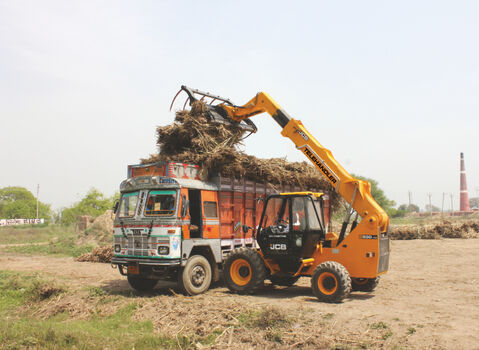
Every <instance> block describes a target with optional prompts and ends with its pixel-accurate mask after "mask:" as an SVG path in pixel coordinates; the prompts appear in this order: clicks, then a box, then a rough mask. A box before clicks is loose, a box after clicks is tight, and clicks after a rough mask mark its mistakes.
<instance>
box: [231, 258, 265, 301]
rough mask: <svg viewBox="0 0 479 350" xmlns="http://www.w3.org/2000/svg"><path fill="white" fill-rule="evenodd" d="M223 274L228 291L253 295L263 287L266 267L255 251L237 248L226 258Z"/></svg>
mask: <svg viewBox="0 0 479 350" xmlns="http://www.w3.org/2000/svg"><path fill="white" fill-rule="evenodd" d="M223 274H224V280H225V283H226V286H227V287H228V288H229V290H231V291H232V292H235V293H239V294H253V293H254V292H256V291H257V290H259V289H260V288H262V287H263V286H264V280H265V279H266V266H265V265H264V261H263V258H262V257H261V255H260V254H259V253H258V252H257V251H256V250H254V249H251V248H237V249H235V250H233V251H232V252H231V253H230V255H228V257H227V258H226V260H225V263H224V265H223Z"/></svg>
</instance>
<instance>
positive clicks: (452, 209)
mask: <svg viewBox="0 0 479 350" xmlns="http://www.w3.org/2000/svg"><path fill="white" fill-rule="evenodd" d="M452 196H453V194H452V193H451V216H454V207H453V205H452Z"/></svg>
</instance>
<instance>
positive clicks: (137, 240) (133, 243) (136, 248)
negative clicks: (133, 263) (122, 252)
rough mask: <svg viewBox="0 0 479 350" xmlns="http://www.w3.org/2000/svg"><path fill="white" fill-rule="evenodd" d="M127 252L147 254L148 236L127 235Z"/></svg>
mask: <svg viewBox="0 0 479 350" xmlns="http://www.w3.org/2000/svg"><path fill="white" fill-rule="evenodd" d="M127 254H128V255H136V256H139V255H140V256H148V255H149V254H148V236H128V245H127Z"/></svg>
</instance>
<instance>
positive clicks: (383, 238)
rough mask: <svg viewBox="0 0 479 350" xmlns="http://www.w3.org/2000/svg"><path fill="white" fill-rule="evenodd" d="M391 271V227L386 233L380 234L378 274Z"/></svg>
mask: <svg viewBox="0 0 479 350" xmlns="http://www.w3.org/2000/svg"><path fill="white" fill-rule="evenodd" d="M388 269H389V227H388V229H387V231H386V232H384V233H380V234H379V263H378V274H379V273H383V272H386V271H387V270H388Z"/></svg>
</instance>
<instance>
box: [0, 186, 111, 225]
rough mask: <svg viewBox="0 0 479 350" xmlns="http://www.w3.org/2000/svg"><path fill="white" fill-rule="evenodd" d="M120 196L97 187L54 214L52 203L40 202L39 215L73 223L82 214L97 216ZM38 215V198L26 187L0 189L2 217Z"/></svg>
mask: <svg viewBox="0 0 479 350" xmlns="http://www.w3.org/2000/svg"><path fill="white" fill-rule="evenodd" d="M118 198H119V194H118V193H116V194H114V195H113V196H111V197H106V196H105V195H104V194H103V193H101V192H100V191H98V190H97V189H95V188H91V189H90V190H89V191H88V192H87V194H86V195H85V196H84V197H83V198H82V199H81V200H80V201H78V202H77V203H74V204H73V205H71V206H70V207H68V208H64V209H62V210H60V211H59V212H58V213H57V214H54V213H53V211H52V209H51V206H50V204H46V203H43V202H41V201H39V202H38V217H39V218H44V219H47V220H49V219H51V218H52V217H54V218H55V221H61V223H62V224H63V225H71V224H74V223H75V222H76V221H77V218H78V216H80V215H89V216H92V217H97V216H99V215H101V214H103V213H104V212H105V211H106V210H108V209H111V208H112V207H113V203H114V201H115V200H116V199H118ZM36 215H37V199H36V197H35V196H34V195H33V194H32V193H31V192H30V191H29V190H27V189H26V188H24V187H16V186H9V187H4V188H1V189H0V219H20V218H25V219H32V218H35V217H36Z"/></svg>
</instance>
